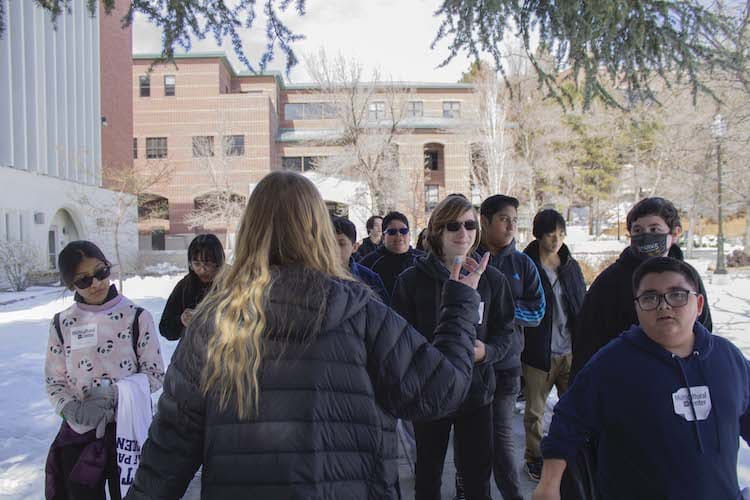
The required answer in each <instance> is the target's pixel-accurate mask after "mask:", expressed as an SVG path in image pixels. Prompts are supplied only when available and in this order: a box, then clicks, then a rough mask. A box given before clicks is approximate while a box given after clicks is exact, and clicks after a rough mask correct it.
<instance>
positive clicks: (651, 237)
mask: <svg viewBox="0 0 750 500" xmlns="http://www.w3.org/2000/svg"><path fill="white" fill-rule="evenodd" d="M626 221H627V227H628V232H629V233H630V246H629V247H627V248H626V249H625V250H623V252H622V254H620V257H619V258H618V259H617V261H616V262H615V263H614V264H612V265H611V266H609V267H608V268H607V269H605V270H604V271H602V273H601V274H600V275H599V276H597V278H596V280H594V283H592V284H591V287H590V288H589V290H588V292H587V293H586V298H585V299H584V301H583V306H582V308H581V312H580V313H579V315H578V320H577V322H576V331H575V335H574V336H573V366H572V369H571V374H570V383H571V384H572V383H573V379H574V377H575V376H576V374H577V373H578V372H579V371H580V370H581V369H582V368H583V366H584V365H585V364H586V362H587V361H588V360H589V359H591V357H592V356H593V355H594V354H596V352H597V351H598V350H599V349H601V348H602V347H604V346H605V345H606V344H607V343H608V342H609V341H610V340H612V339H614V338H615V337H617V336H618V335H620V333H622V332H623V331H625V330H627V329H628V328H630V325H635V324H638V318H637V317H636V312H635V306H634V303H633V300H634V298H633V291H632V290H631V286H630V284H631V280H632V277H633V272H634V271H635V268H636V267H638V265H639V264H641V263H642V262H643V261H645V260H646V259H648V258H649V257H667V256H668V257H673V258H675V259H679V260H684V257H683V255H682V250H680V247H678V246H677V239H678V238H679V236H680V233H681V232H682V227H681V224H680V215H679V213H678V212H677V209H676V208H675V206H674V205H673V204H672V202H671V201H669V200H665V199H664V198H658V197H652V198H644V199H642V200H641V201H639V202H638V203H636V204H635V205H634V206H633V208H632V209H631V210H630V212H628V216H627V220H626ZM698 285H699V290H698V291H699V293H700V294H701V295H703V296H704V297H706V289H705V288H704V286H703V283H702V282H699V283H698ZM698 321H700V323H701V324H703V326H705V327H706V329H707V330H709V331H711V328H712V324H711V312H710V311H709V308H708V299H706V305H705V307H704V308H703V312H702V313H701V315H700V316H699V317H698Z"/></svg>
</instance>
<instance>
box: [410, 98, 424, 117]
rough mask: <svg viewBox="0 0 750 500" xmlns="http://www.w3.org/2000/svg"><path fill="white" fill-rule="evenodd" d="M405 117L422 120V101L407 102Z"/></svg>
mask: <svg viewBox="0 0 750 500" xmlns="http://www.w3.org/2000/svg"><path fill="white" fill-rule="evenodd" d="M406 116H407V117H408V118H422V117H423V116H424V103H423V102H422V101H409V102H407V103H406Z"/></svg>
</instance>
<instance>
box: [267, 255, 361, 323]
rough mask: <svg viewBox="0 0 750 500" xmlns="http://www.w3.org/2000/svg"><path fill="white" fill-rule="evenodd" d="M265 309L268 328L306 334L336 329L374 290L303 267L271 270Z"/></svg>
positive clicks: (355, 311) (358, 283) (355, 282)
mask: <svg viewBox="0 0 750 500" xmlns="http://www.w3.org/2000/svg"><path fill="white" fill-rule="evenodd" d="M272 275H273V282H272V285H271V288H270V290H269V292H268V302H267V304H268V307H267V309H266V315H267V319H266V321H267V324H268V328H269V331H277V332H279V331H284V332H289V333H290V334H291V335H294V336H295V337H296V336H301V337H305V336H307V335H309V334H315V333H316V332H319V331H323V330H327V329H329V328H333V327H335V326H337V325H339V324H341V323H342V322H344V321H346V320H347V319H349V318H351V317H352V316H354V315H356V314H357V313H359V312H360V311H361V310H362V309H363V308H364V307H365V306H366V305H367V303H368V301H369V300H370V298H371V297H374V294H373V292H372V291H371V290H370V289H369V288H368V287H367V286H366V285H363V284H361V283H360V282H358V281H350V280H345V279H340V278H334V277H331V276H328V275H326V274H324V273H321V272H319V271H313V270H310V269H307V268H304V267H302V266H284V267H277V268H274V269H273V270H272Z"/></svg>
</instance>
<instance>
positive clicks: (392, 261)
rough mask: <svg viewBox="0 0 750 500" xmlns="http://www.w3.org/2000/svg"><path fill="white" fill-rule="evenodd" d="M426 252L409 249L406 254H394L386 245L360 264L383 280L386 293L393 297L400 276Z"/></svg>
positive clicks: (366, 257)
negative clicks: (394, 287)
mask: <svg viewBox="0 0 750 500" xmlns="http://www.w3.org/2000/svg"><path fill="white" fill-rule="evenodd" d="M423 255H424V252H422V251H420V250H416V249H414V248H412V247H409V250H408V251H406V252H405V253H393V252H391V251H390V250H388V249H387V248H385V246H384V245H381V246H379V247H378V248H377V249H376V250H375V251H374V252H372V253H370V254H369V255H367V256H365V257H364V258H363V259H362V260H361V261H359V263H360V264H361V265H363V266H365V267H369V268H370V269H372V270H373V271H375V273H377V275H378V276H380V279H382V280H383V285H385V291H386V292H388V295H393V286H394V285H395V284H396V278H398V275H399V274H401V273H402V272H404V271H405V270H407V269H408V268H410V267H411V266H413V265H414V262H415V261H416V260H417V257H421V256H423Z"/></svg>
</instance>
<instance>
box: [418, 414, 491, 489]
mask: <svg viewBox="0 0 750 500" xmlns="http://www.w3.org/2000/svg"><path fill="white" fill-rule="evenodd" d="M451 427H453V431H454V436H453V439H454V459H455V462H456V468H457V469H458V472H459V473H460V474H461V476H462V478H463V484H464V491H465V493H466V498H467V499H469V500H490V499H491V496H490V476H491V475H492V405H486V406H483V407H481V408H478V409H477V410H475V411H473V412H472V413H468V414H461V415H460V416H456V417H451V418H445V419H441V420H435V421H431V422H415V423H414V434H415V436H416V438H417V466H416V476H417V477H416V495H415V500H440V487H441V485H442V476H443V465H444V463H445V452H446V451H447V449H448V439H449V437H450V431H451Z"/></svg>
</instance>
